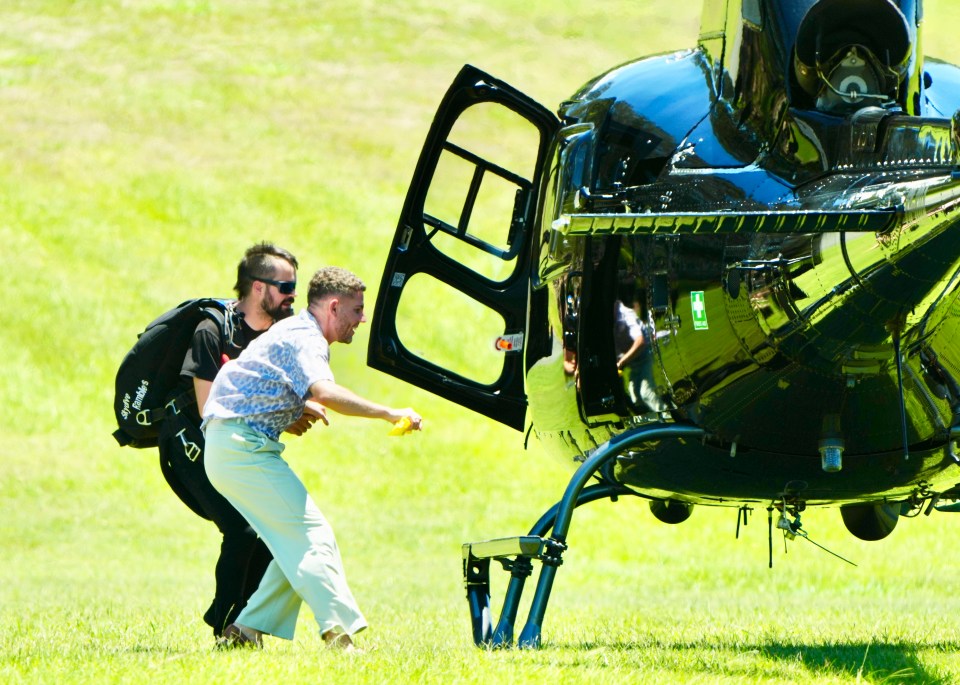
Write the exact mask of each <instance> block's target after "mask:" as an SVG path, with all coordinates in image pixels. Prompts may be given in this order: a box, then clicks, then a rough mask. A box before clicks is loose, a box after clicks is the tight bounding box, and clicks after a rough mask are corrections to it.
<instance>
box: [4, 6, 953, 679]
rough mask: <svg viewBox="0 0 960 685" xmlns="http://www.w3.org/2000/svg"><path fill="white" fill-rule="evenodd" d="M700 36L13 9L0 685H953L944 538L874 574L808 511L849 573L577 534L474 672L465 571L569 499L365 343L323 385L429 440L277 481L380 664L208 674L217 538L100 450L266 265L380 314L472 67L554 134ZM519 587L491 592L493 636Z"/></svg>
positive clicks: (677, 10)
mask: <svg viewBox="0 0 960 685" xmlns="http://www.w3.org/2000/svg"><path fill="white" fill-rule="evenodd" d="M925 6H926V12H927V28H928V32H927V34H926V37H925V45H926V51H927V53H928V54H933V55H937V56H940V57H944V58H948V59H953V60H960V51H958V48H957V47H956V44H955V41H954V37H953V34H952V31H950V28H951V27H953V26H956V21H957V20H958V19H960V9H957V8H955V7H953V6H952V5H951V6H948V3H947V2H946V1H945V0H938V1H936V2H934V1H932V0H928V2H926V3H925ZM698 15H699V2H680V3H677V2H668V1H667V0H656V1H652V2H647V3H636V2H626V0H611V1H610V2H605V3H602V5H597V4H596V3H593V4H591V3H582V2H580V3H578V2H573V1H572V0H554V1H552V2H547V1H546V0H535V1H533V2H526V3H516V2H512V1H508V0H490V1H489V2H458V3H443V2H439V1H438V0H397V1H396V2H390V3H376V2H367V1H360V0H358V1H357V2H348V3H336V4H334V3H310V2H298V1H295V0H287V1H285V2H280V1H279V0H273V1H268V0H249V1H246V0H245V1H244V2H227V1H226V0H209V1H204V0H193V1H191V0H154V1H150V0H112V1H110V0H103V1H96V0H88V1H87V2H77V1H74V2H71V1H68V0H29V1H27V0H5V2H3V3H2V4H0V244H2V245H3V248H2V249H0V273H2V274H3V275H4V287H3V289H4V297H3V300H4V303H3V305H2V307H0V358H2V361H0V398H2V400H3V411H2V412H0V436H2V437H3V449H2V457H0V507H2V511H3V517H2V518H0V550H2V555H3V560H2V561H0V571H2V576H0V578H2V579H0V647H2V649H0V681H2V682H6V683H31V684H32V683H86V682H89V683H110V682H118V683H120V682H123V683H127V682H161V683H164V682H169V683H208V682H231V681H237V682H240V681H243V682H257V681H260V682H266V683H286V682H314V681H318V680H321V679H324V680H327V681H330V682H347V683H349V682H363V683H366V682H369V683H390V682H396V683H401V682H427V683H456V682H464V683H479V682H499V681H510V682H530V683H541V682H550V681H554V682H560V683H581V682H601V683H619V682H624V681H627V682H644V683H678V682H683V683H744V682H747V683H796V682H818V683H854V682H870V683H937V682H938V683H951V682H958V681H960V658H958V648H960V629H958V626H957V621H956V619H955V617H956V616H957V614H958V613H960V600H958V599H957V592H956V590H955V589H954V586H955V582H954V580H955V578H957V576H958V571H960V565H958V559H960V558H958V555H957V553H956V551H955V547H956V543H955V540H956V534H957V531H956V528H957V524H956V523H955V522H954V521H953V520H951V519H950V517H947V516H933V517H930V518H929V519H928V518H926V517H920V518H919V519H917V520H909V521H903V522H902V523H901V527H900V529H898V530H897V531H896V532H895V533H894V534H893V536H892V537H891V538H890V539H888V540H886V541H884V542H881V543H875V544H867V543H862V542H859V541H856V540H854V539H853V538H851V537H850V536H849V535H847V534H846V533H845V531H844V530H843V528H842V525H841V524H840V522H839V516H838V515H837V512H836V511H832V510H826V511H814V512H808V513H807V514H805V516H804V523H805V526H806V528H808V529H809V531H810V534H811V536H812V537H813V538H814V539H815V540H817V541H818V542H820V543H822V544H824V545H826V546H828V547H830V548H831V549H834V550H836V551H837V552H838V553H841V554H843V555H844V556H846V557H848V558H851V559H853V560H854V561H856V562H857V563H858V564H859V566H858V567H857V568H852V567H849V566H847V565H846V564H843V563H842V562H839V561H837V560H835V559H833V558H832V557H829V556H827V555H826V554H825V553H823V552H821V551H819V550H817V549H816V548H814V547H813V546H811V545H809V544H808V543H806V542H804V541H802V540H800V541H795V542H793V543H791V546H790V549H789V553H788V554H786V555H784V552H783V547H782V543H779V542H778V543H777V546H776V550H775V564H774V568H773V569H772V570H770V569H768V568H767V548H766V544H767V538H766V520H765V519H764V518H763V517H762V516H758V517H756V518H755V519H753V520H751V523H750V525H749V526H748V527H747V528H746V529H745V530H744V531H742V534H741V539H740V540H734V528H735V524H736V517H735V514H734V513H733V512H731V511H727V510H712V511H711V510H704V509H698V510H697V511H696V512H695V513H694V516H693V518H691V520H690V521H689V522H688V523H686V524H684V525H682V526H678V527H668V526H664V525H662V524H659V523H657V522H656V521H655V520H654V519H653V518H652V516H651V515H650V514H649V512H648V511H647V510H646V507H645V506H644V505H643V503H642V502H640V501H639V500H632V499H628V500H624V501H621V502H619V503H617V504H616V505H610V504H609V503H596V504H593V505H590V506H588V507H585V508H584V509H583V510H581V511H578V512H577V515H576V516H575V517H574V522H573V528H572V531H571V539H570V541H571V549H570V551H569V552H568V553H567V555H566V557H565V563H564V565H563V567H562V568H561V569H560V572H559V574H558V578H557V583H556V586H555V589H554V593H553V599H552V601H551V604H550V607H549V611H548V612H547V616H546V621H545V624H544V647H543V649H541V650H540V651H537V652H521V651H517V650H511V651H496V652H488V651H485V650H479V649H476V648H474V647H473V646H472V643H471V639H470V625H469V619H468V615H467V608H466V602H465V599H464V591H463V588H462V585H461V579H460V545H461V543H463V542H467V541H474V540H482V539H486V538H491V537H498V536H505V535H513V534H519V533H523V532H526V530H527V529H528V528H529V527H530V525H531V524H532V523H533V522H534V520H536V518H537V517H538V516H539V515H540V514H541V513H542V512H543V511H544V510H545V509H546V508H547V507H548V506H550V505H551V504H552V503H553V502H554V501H555V500H556V499H557V498H558V497H559V495H560V493H561V492H562V489H563V487H564V485H565V483H566V481H567V479H568V478H569V476H570V474H571V470H570V468H569V467H568V465H566V464H560V463H555V462H554V461H552V460H550V459H548V458H546V457H545V456H544V455H543V454H541V452H540V450H539V448H538V446H537V445H536V444H531V446H530V449H529V451H524V450H523V439H522V436H521V435H520V434H518V433H515V432H513V431H510V430H509V429H506V428H502V427H500V426H499V425H497V424H494V423H492V422H490V421H487V420H485V419H482V418H479V417H477V416H475V415H472V414H470V413H469V412H467V411H466V410H462V409H460V408H458V407H455V406H453V405H451V404H449V403H447V402H444V401H443V400H440V399H438V398H436V397H434V396H432V395H429V394H426V393H423V392H420V391H418V390H415V389H412V388H410V387H409V386H407V385H404V384H402V383H399V382H397V381H394V380H393V379H390V378H388V377H386V376H384V375H383V374H379V373H376V372H373V371H371V370H369V369H366V368H365V366H364V361H365V346H366V340H367V338H366V335H365V334H362V335H359V336H358V338H357V340H356V342H355V343H354V345H353V346H351V347H339V348H337V349H335V351H334V366H335V370H336V371H337V374H338V379H339V380H340V381H342V382H343V383H344V384H345V385H347V386H348V387H351V388H354V389H356V390H357V391H359V392H361V393H363V394H366V395H368V396H371V397H373V398H376V399H381V400H383V401H386V402H390V403H395V404H404V405H407V404H409V405H412V406H415V407H416V408H417V409H418V410H419V411H420V412H421V413H422V414H423V415H424V416H425V417H426V419H427V421H428V423H427V430H426V431H425V432H424V433H423V434H422V435H416V436H411V437H404V438H400V439H397V438H387V436H386V432H387V427H386V425H385V424H381V425H377V424H373V423H372V422H363V421H358V420H352V419H348V418H342V417H336V418H335V421H334V422H333V424H334V425H332V426H331V427H330V428H329V429H323V430H322V431H321V430H317V431H315V432H313V433H312V434H309V435H308V436H305V437H304V438H302V439H299V440H297V439H294V440H291V443H290V446H289V449H288V454H289V458H290V460H291V462H292V463H293V464H294V466H295V468H296V469H297V470H298V472H300V473H301V474H302V475H303V477H304V480H305V481H306V482H307V485H308V487H309V488H310V490H311V491H312V492H313V493H314V495H315V497H316V499H317V501H318V502H319V504H320V506H321V508H322V509H323V510H324V511H325V513H326V514H327V516H328V517H329V518H330V520H331V522H332V523H333V525H334V527H335V529H336V530H337V532H338V536H339V540H340V544H341V547H342V549H343V553H344V557H345V562H346V566H347V572H348V574H349V577H350V581H351V585H352V587H353V589H354V592H355V594H356V595H357V597H358V599H359V601H360V602H361V606H362V607H363V609H364V612H365V613H366V615H367V617H368V619H369V621H370V624H371V628H370V630H368V631H367V632H366V633H365V634H362V635H361V636H360V638H359V640H360V643H361V645H362V646H363V647H364V648H366V650H367V651H366V653H365V654H363V655H361V656H359V657H357V658H349V657H344V656H343V655H337V654H331V653H327V652H325V651H324V650H322V649H321V648H320V639H319V637H318V636H317V635H316V631H315V628H314V626H313V624H312V620H311V618H310V616H309V612H308V611H306V610H305V611H304V615H303V616H302V617H301V625H300V629H299V631H298V635H297V639H296V640H295V641H294V642H292V643H286V642H283V641H279V640H269V641H268V645H267V648H266V649H264V650H263V651H262V652H256V653H249V652H231V653H218V652H215V651H213V650H212V648H211V647H212V640H211V637H210V635H209V632H208V629H207V627H206V626H205V625H204V624H203V623H202V621H201V619H200V615H201V613H202V611H203V609H204V608H205V607H206V605H207V603H208V602H209V599H210V596H211V594H212V582H213V578H212V570H213V563H214V560H215V557H216V553H217V544H218V540H217V535H216V531H215V529H214V528H213V526H211V525H209V524H206V523H205V522H203V521H200V520H199V519H197V518H196V517H194V516H193V515H192V514H190V513H189V511H188V510H187V509H186V508H185V507H184V506H183V505H181V504H180V503H179V502H178V501H177V500H176V498H175V497H174V495H173V494H172V493H171V492H170V491H169V490H168V489H167V487H166V485H165V484H164V483H163V480H162V477H161V476H160V473H159V469H158V468H157V465H156V455H155V453H154V452H153V451H134V450H129V449H120V448H118V447H117V446H116V445H115V443H114V442H113V440H112V438H111V437H110V432H111V430H112V428H113V426H112V414H111V402H112V394H113V390H112V382H113V373H114V371H115V369H116V366H117V364H118V363H119V360H120V358H121V357H122V356H123V354H124V352H125V351H126V350H127V349H128V348H129V346H130V345H131V344H132V342H133V340H134V338H135V336H136V333H138V332H139V331H140V330H142V328H143V326H144V324H145V323H146V322H147V321H148V320H150V319H151V318H152V317H153V316H155V315H156V314H158V313H159V312H161V311H163V310H164V309H166V308H168V307H170V306H171V305H173V304H175V303H176V302H178V301H180V300H183V299H186V298H188V297H194V296H197V295H200V294H228V293H229V289H230V286H231V285H232V282H233V280H232V271H233V269H234V268H235V264H236V261H237V259H238V257H239V255H240V253H241V252H242V250H243V249H244V248H245V247H246V246H247V245H249V244H250V243H252V242H254V241H256V240H260V239H263V238H268V239H271V240H274V241H276V242H278V243H280V244H282V245H284V246H286V247H289V248H290V249H292V250H293V251H294V252H295V253H296V254H297V255H298V257H299V258H300V260H301V264H302V267H303V268H302V273H303V274H308V273H311V272H312V270H313V269H315V268H316V267H318V266H320V265H323V264H327V263H336V264H342V265H344V266H347V267H349V268H351V269H353V270H354V271H356V272H358V273H359V274H360V275H361V276H362V277H363V278H364V279H365V280H366V281H367V282H368V284H369V285H370V288H371V290H370V292H369V294H368V296H369V302H370V304H371V305H372V302H373V300H374V295H375V290H376V288H377V286H378V285H379V278H380V271H381V268H382V265H383V262H384V259H385V257H386V249H387V246H388V244H389V241H390V238H391V236H392V233H393V230H394V227H395V225H396V221H397V217H398V215H399V211H400V207H401V205H402V202H403V197H404V194H405V191H406V187H407V183H408V181H409V179H410V176H411V174H412V172H413V167H414V165H415V163H416V160H417V156H418V154H419V149H420V145H421V143H422V140H423V137H424V135H425V133H426V131H427V128H428V126H429V124H430V122H431V120H432V117H433V113H434V110H435V108H436V105H437V103H438V102H439V99H440V97H441V96H442V94H443V92H444V91H445V89H446V86H447V85H448V83H449V82H450V81H451V80H452V78H453V76H454V75H455V74H456V72H457V71H458V70H459V68H460V66H461V65H462V64H464V63H467V62H469V63H473V64H475V65H476V66H478V67H480V68H483V69H485V70H487V71H489V72H491V73H493V74H495V75H497V76H499V77H500V78H503V79H504V80H506V81H508V82H510V83H512V84H513V85H515V86H517V87H518V88H519V89H521V90H523V91H525V92H527V93H528V94H530V95H531V96H532V97H534V98H535V99H537V100H538V101H540V102H542V103H544V104H545V105H547V106H548V107H551V108H553V107H555V106H556V104H557V103H559V102H560V101H561V100H562V99H563V98H564V97H566V96H568V95H569V94H570V93H572V92H573V91H575V90H576V89H577V88H578V87H579V86H580V85H581V84H582V83H583V82H585V81H587V80H588V79H590V78H591V77H592V76H594V75H596V74H597V73H600V72H601V71H604V70H605V69H607V68H609V67H611V66H614V65H616V64H618V63H621V62H624V61H626V60H628V59H631V58H633V57H636V56H639V55H642V54H648V53H653V52H660V51H665V50H670V49H677V48H683V47H686V46H690V45H692V44H693V42H694V40H695V37H696V33H697V28H698ZM419 316H420V317H421V318H420V319H419V320H418V321H415V322H414V323H413V324H412V325H413V326H415V327H419V328H423V329H427V328H428V327H430V326H431V325H432V323H433V321H434V317H435V316H436V314H435V313H434V312H432V311H423V312H420V313H419ZM760 513H762V512H760ZM505 581H506V578H505V574H503V573H501V572H500V571H499V570H496V571H495V575H494V595H495V598H494V602H495V604H496V605H497V606H498V605H499V601H500V598H501V597H502V593H503V589H504V586H505ZM527 594H528V595H529V594H531V592H530V591H528V593H527ZM527 599H529V597H528V598H527ZM522 615H525V614H523V613H522ZM519 624H522V619H521V621H520V622H519V623H518V630H519V627H520V625H519Z"/></svg>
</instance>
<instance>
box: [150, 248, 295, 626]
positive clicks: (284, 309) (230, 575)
mask: <svg viewBox="0 0 960 685" xmlns="http://www.w3.org/2000/svg"><path fill="white" fill-rule="evenodd" d="M296 279H297V260H296V258H295V257H294V256H293V255H292V254H291V253H290V252H288V251H287V250H284V249H282V248H279V247H276V246H274V245H271V244H270V243H259V244H257V245H254V246H253V247H251V248H249V249H248V250H247V251H246V253H245V254H244V256H243V259H242V260H241V261H240V264H239V265H238V266H237V282H236V285H234V290H236V292H237V300H235V301H233V302H230V303H229V305H228V307H227V312H226V314H225V315H224V317H225V324H224V325H223V326H220V325H219V324H218V323H217V322H215V321H214V320H212V319H209V318H206V319H204V320H203V322H201V323H200V324H199V325H198V326H197V328H196V330H195V331H194V334H193V340H192V342H191V345H190V348H189V349H188V350H187V354H186V357H185V358H184V361H183V367H182V368H181V371H180V382H179V384H178V386H177V387H176V389H174V391H173V392H172V393H171V394H170V396H169V397H168V398H167V399H168V404H167V410H166V418H165V419H164V421H163V422H161V424H160V431H159V436H158V439H159V449H160V468H161V470H162V471H163V475H164V477H165V478H166V480H167V483H168V484H169V485H170V487H171V489H172V490H173V491H174V493H176V495H177V496H178V497H179V498H180V499H181V500H182V501H183V503H184V504H186V505H187V506H188V507H189V508H190V509H191V510H192V511H193V512H194V513H195V514H197V515H198V516H200V517H202V518H205V519H207V520H209V521H213V523H215V524H216V526H217V528H218V529H219V530H220V533H221V534H222V535H223V541H222V543H221V545H220V558H219V559H218V560H217V565H216V571H215V578H216V592H215V594H214V598H213V602H212V603H211V604H210V608H209V609H207V611H206V613H205V614H204V616H203V620H204V621H205V622H206V623H207V624H208V625H210V626H211V627H212V628H213V634H214V636H215V637H219V636H220V635H221V634H222V633H223V629H224V627H225V626H228V625H230V624H231V623H233V621H234V619H235V618H236V617H237V615H238V614H239V613H240V611H241V610H242V609H243V607H244V606H245V605H246V603H247V599H248V598H249V597H250V595H251V594H252V593H253V591H254V590H256V589H257V586H258V585H259V584H260V579H261V578H262V577H263V573H264V571H265V570H266V568H267V565H268V564H269V563H270V560H271V558H272V557H271V555H270V552H269V551H268V550H267V548H266V545H264V544H263V542H262V541H261V540H260V539H259V538H258V537H257V534H256V533H255V532H254V530H253V529H252V528H251V527H250V525H249V524H248V523H247V521H246V520H245V519H244V518H243V516H242V515H240V513H239V512H238V511H237V510H236V509H235V508H234V507H233V506H232V505H231V504H230V503H229V502H227V500H226V499H224V497H223V496H222V495H221V494H220V493H219V492H217V491H216V489H214V487H213V486H212V485H211V484H210V480H209V479H208V478H207V474H206V472H205V470H204V454H203V452H204V437H203V433H202V432H201V431H200V413H201V412H202V410H203V405H204V404H205V403H206V401H207V396H208V395H209V393H210V387H211V385H212V384H213V380H214V378H215V377H216V375H217V372H218V371H219V369H220V367H221V366H223V364H224V363H225V362H226V361H227V360H228V359H235V358H236V357H237V356H239V354H240V352H241V351H242V350H243V349H244V348H246V347H247V345H249V344H250V343H251V342H252V341H253V340H255V339H256V338H257V337H258V336H259V335H260V334H261V333H263V332H264V331H266V330H267V329H268V328H270V326H272V325H273V324H274V323H275V322H276V321H279V320H280V319H284V318H286V317H288V316H290V315H291V314H292V313H293V303H294V298H295V297H296V289H297V280H296ZM312 418H313V417H305V418H304V419H303V420H302V421H300V422H298V423H295V424H293V425H292V426H289V427H288V428H287V430H289V431H290V432H292V433H294V434H296V435H299V434H301V433H303V432H304V431H305V430H307V429H308V428H309V427H310V424H311V423H312V421H311V420H310V419H312Z"/></svg>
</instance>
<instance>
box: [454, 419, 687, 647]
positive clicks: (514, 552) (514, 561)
mask: <svg viewBox="0 0 960 685" xmlns="http://www.w3.org/2000/svg"><path fill="white" fill-rule="evenodd" d="M703 435H704V431H703V430H702V429H700V428H696V427H692V426H682V425H667V424H649V425H646V426H642V427H639V428H635V429H633V430H630V431H627V432H625V433H621V434H620V435H618V436H616V437H614V438H611V439H610V440H608V441H607V442H605V443H603V444H602V445H600V446H599V447H597V448H596V449H595V450H593V451H592V452H591V453H590V455H589V456H588V457H587V458H586V460H584V462H583V463H582V464H581V465H580V467H579V468H578V469H577V471H576V473H574V474H573V477H572V478H571V479H570V482H569V484H568V485H567V488H566V490H565V491H564V493H563V497H562V498H561V500H560V501H559V502H557V503H556V504H554V505H553V506H552V507H551V508H550V509H549V510H548V511H547V512H546V513H545V514H544V515H543V516H541V517H540V519H539V520H538V521H537V523H535V524H534V526H533V528H532V529H531V530H530V533H529V534H527V535H521V536H516V537H507V538H497V539H493V540H487V541H484V542H475V543H467V544H464V545H463V547H462V553H463V579H464V584H465V585H466V589H467V600H468V602H469V604H470V619H471V622H472V626H473V641H474V642H475V643H476V644H477V645H478V646H479V645H489V646H492V647H509V646H511V644H512V643H513V632H514V623H515V622H516V618H517V611H518V608H519V604H520V597H521V595H522V593H523V586H524V584H525V583H526V579H527V578H528V577H530V575H531V573H532V572H533V563H532V562H533V561H534V560H537V561H539V562H540V563H541V569H540V575H539V577H538V579H537V587H536V590H535V593H534V596H533V600H532V601H531V603H530V613H529V617H528V618H527V622H526V624H525V625H524V627H523V630H522V631H521V632H520V637H519V638H518V639H517V646H518V647H520V648H522V649H525V648H533V649H535V648H537V647H539V646H540V628H541V626H542V624H543V617H544V614H545V613H546V610H547V602H548V601H549V599H550V592H551V590H552V588H553V581H554V578H555V577H556V574H557V569H558V568H559V567H560V565H561V564H562V563H563V560H562V555H563V552H564V551H565V550H566V549H567V543H566V538H567V533H568V531H569V530H570V522H571V520H572V518H573V510H574V509H575V508H577V507H579V506H580V505H582V504H587V503H588V502H593V501H595V500H598V499H607V498H610V499H614V500H615V499H616V498H617V497H619V496H620V495H635V494H636V493H635V492H633V491H632V490H630V489H629V488H627V487H625V486H623V485H621V484H620V483H616V482H614V481H613V480H612V479H610V478H608V477H607V476H605V475H604V468H605V467H606V466H607V465H608V464H610V463H611V462H612V461H613V460H614V459H615V458H616V457H617V455H619V454H622V453H623V452H624V451H626V450H629V449H631V448H632V447H635V446H637V445H638V444H640V443H642V442H646V441H648V440H660V439H667V438H693V439H696V438H702V437H703ZM591 478H598V479H599V482H598V483H594V484H592V485H590V486H587V482H588V481H590V479H591ZM551 530H552V534H551V535H549V536H548V533H550V532H551ZM491 559H496V560H497V561H498V562H499V563H500V564H501V565H502V566H503V568H504V570H506V571H509V573H510V582H509V585H508V586H507V591H506V594H505V596H504V600H503V607H502V608H501V613H500V620H499V622H498V623H497V625H496V628H494V627H493V620H492V617H491V615H490V560H491Z"/></svg>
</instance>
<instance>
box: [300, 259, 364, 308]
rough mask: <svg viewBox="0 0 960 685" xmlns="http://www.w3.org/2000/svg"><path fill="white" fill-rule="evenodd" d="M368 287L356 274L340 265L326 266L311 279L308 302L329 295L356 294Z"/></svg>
mask: <svg viewBox="0 0 960 685" xmlns="http://www.w3.org/2000/svg"><path fill="white" fill-rule="evenodd" d="M366 289H367V286H366V285H364V283H363V281H361V280H360V279H359V278H358V277H357V276H356V275H355V274H353V273H351V272H349V271H347V270H346V269H343V268H341V267H339V266H325V267H323V268H322V269H319V270H318V271H317V273H315V274H313V278H311V279H310V290H309V292H308V293H307V301H308V302H319V301H320V300H322V299H323V298H324V297H327V296H328V295H355V294H357V293H362V292H363V291H364V290H366Z"/></svg>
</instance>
